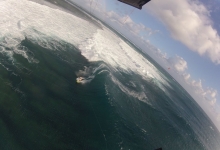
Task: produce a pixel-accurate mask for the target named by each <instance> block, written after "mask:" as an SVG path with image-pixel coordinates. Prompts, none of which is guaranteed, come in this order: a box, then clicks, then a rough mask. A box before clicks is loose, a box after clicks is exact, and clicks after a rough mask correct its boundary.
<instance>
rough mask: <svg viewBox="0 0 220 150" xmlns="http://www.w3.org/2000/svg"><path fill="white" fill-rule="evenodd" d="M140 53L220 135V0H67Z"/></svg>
mask: <svg viewBox="0 0 220 150" xmlns="http://www.w3.org/2000/svg"><path fill="white" fill-rule="evenodd" d="M70 1H72V2H74V3H76V4H77V5H80V6H81V7H84V9H87V11H89V12H90V13H92V14H94V15H95V16H96V17H98V18H99V19H101V20H102V21H104V22H106V23H108V24H109V25H110V26H111V27H113V28H114V29H116V30H117V31H118V32H120V33H122V34H123V35H124V36H126V37H127V38H128V39H129V40H131V41H132V42H133V43H134V44H135V45H137V46H138V47H140V48H141V49H142V50H145V49H146V47H147V46H148V47H149V46H150V47H151V48H152V49H151V51H146V52H147V53H148V54H149V55H150V56H151V57H153V58H154V59H155V60H156V61H157V62H158V63H159V64H160V65H161V66H162V67H164V68H165V69H167V68H170V70H168V72H169V73H170V74H171V75H172V76H173V77H174V78H175V79H176V80H177V81H178V82H179V83H180V84H181V85H182V86H183V87H184V88H185V89H186V90H187V91H188V93H189V94H190V95H191V96H192V97H193V98H194V99H195V100H196V101H197V103H198V104H199V105H200V106H201V107H202V108H203V109H204V111H205V112H206V113H207V114H208V116H209V117H210V118H211V120H212V121H213V122H214V124H215V125H216V127H217V128H218V129H219V131H220V96H219V94H220V19H219V15H220V0H151V1H150V2H149V3H147V4H146V5H145V6H144V7H143V8H142V10H138V9H136V8H133V7H131V6H129V5H125V4H123V3H120V2H118V1H117V0H111V1H110V0H81V1H78V0H70Z"/></svg>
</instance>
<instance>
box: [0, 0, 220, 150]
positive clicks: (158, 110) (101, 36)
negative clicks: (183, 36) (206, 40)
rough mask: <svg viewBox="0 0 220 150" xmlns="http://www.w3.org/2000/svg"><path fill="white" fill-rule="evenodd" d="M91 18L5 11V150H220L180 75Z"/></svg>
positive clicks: (1, 69) (6, 6) (1, 127)
mask: <svg viewBox="0 0 220 150" xmlns="http://www.w3.org/2000/svg"><path fill="white" fill-rule="evenodd" d="M24 8H25V9H24ZM84 16H85V14H84V13H82V12H81V11H78V12H77V16H73V15H70V14H68V13H65V12H62V11H60V10H55V9H51V8H49V7H47V6H42V5H39V4H36V3H33V2H29V1H26V0H20V1H16V0H6V1H1V2H0V17H1V18H2V19H1V20H0V149H2V150H10V149H12V150H14V149H18V150H19V149H33V150H34V149H36V150H39V149H53V150H54V149H76V150H77V149H78V150H81V149H88V150H92V149H94V150H95V149H101V150H102V149H109V150H117V149H125V150H126V149H134V150H137V149H138V150H139V149H140V150H141V149H143V150H146V149H149V150H151V149H155V148H159V147H163V149H165V150H166V149H167V150H176V149H183V150H191V149H192V150H203V149H208V150H218V149H219V147H220V136H219V132H218V131H217V129H216V128H215V126H214V125H213V124H212V122H211V121H210V119H209V118H208V117H207V116H206V115H205V114H204V112H203V111H202V110H201V108H200V107H199V106H198V105H197V104H196V103H195V102H194V100H193V99H192V98H191V97H190V96H189V95H188V94H187V93H186V92H185V90H184V89H182V87H181V86H180V85H179V84H178V83H176V82H175V81H174V80H173V79H172V77H171V76H169V75H168V74H167V73H166V72H165V71H164V70H163V69H162V68H160V67H159V66H158V65H157V64H155V63H154V62H153V61H152V60H151V59H150V58H149V57H148V56H144V55H143V54H141V53H139V52H138V49H137V48H135V47H133V46H132V45H131V44H129V42H128V41H126V40H125V39H122V38H121V37H120V36H118V35H117V34H116V33H114V32H113V31H111V30H110V29H109V28H107V27H105V26H104V25H103V24H101V23H100V22H99V21H97V22H96V23H95V24H94V23H92V22H90V21H88V20H89V19H88V18H89V17H88V16H87V19H86V20H84V19H83V18H84ZM94 21H95V20H93V22H94ZM79 76H83V77H85V78H86V81H85V82H84V83H83V84H77V83H76V78H77V77H79Z"/></svg>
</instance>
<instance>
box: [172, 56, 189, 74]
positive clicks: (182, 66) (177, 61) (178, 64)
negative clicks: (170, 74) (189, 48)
mask: <svg viewBox="0 0 220 150" xmlns="http://www.w3.org/2000/svg"><path fill="white" fill-rule="evenodd" d="M168 62H169V63H170V64H171V65H172V66H173V67H174V68H175V69H176V70H177V71H178V72H184V71H185V70H186V69H187V62H186V61H185V60H184V59H183V58H182V57H180V56H177V55H176V56H175V57H170V58H168Z"/></svg>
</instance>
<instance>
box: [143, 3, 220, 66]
mask: <svg viewBox="0 0 220 150" xmlns="http://www.w3.org/2000/svg"><path fill="white" fill-rule="evenodd" d="M145 8H147V9H148V10H150V11H151V12H152V13H153V14H154V15H156V16H157V17H158V18H159V19H160V20H161V21H162V22H163V23H164V25H165V26H166V27H167V29H168V30H169V31H170V33H171V36H172V37H173V38H174V39H176V40H178V41H180V42H182V43H183V44H184V45H186V46H187V47H189V48H190V49H191V50H193V51H196V52H197V53H199V54H200V55H207V56H208V57H209V58H210V59H211V60H212V61H213V62H214V63H217V64H220V37H219V35H218V33H217V31H216V30H215V29H214V28H213V27H212V21H211V20H210V19H209V18H210V17H209V11H208V10H207V9H206V8H205V6H204V5H203V4H201V3H199V2H198V1H196V0H194V1H192V0H166V1H164V0H153V1H151V2H150V3H149V4H148V5H146V6H145Z"/></svg>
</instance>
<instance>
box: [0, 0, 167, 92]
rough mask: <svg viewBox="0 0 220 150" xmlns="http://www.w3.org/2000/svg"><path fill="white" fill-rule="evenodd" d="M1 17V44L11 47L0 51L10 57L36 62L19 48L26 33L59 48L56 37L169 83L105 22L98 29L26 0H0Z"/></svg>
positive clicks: (116, 64) (88, 53)
mask: <svg viewBox="0 0 220 150" xmlns="http://www.w3.org/2000/svg"><path fill="white" fill-rule="evenodd" d="M0 17H1V20H0V42H1V45H3V46H5V47H9V48H11V49H12V50H11V51H9V50H7V51H6V50H0V52H4V53H7V55H8V56H9V57H10V58H11V59H13V54H14V53H16V54H20V55H22V56H23V57H24V58H26V59H28V61H29V62H37V60H36V59H34V58H33V57H34V56H32V55H28V51H27V50H25V49H18V45H19V44H20V42H21V41H22V40H24V39H25V37H27V38H28V39H30V40H31V41H33V42H36V43H37V44H39V45H41V46H43V47H45V48H49V49H52V50H59V47H60V46H59V42H56V41H58V40H63V41H65V42H68V43H71V44H73V45H75V46H77V47H78V48H79V49H80V50H81V52H82V54H83V55H84V56H85V57H86V58H87V59H88V60H89V61H104V62H105V63H107V64H108V65H110V66H112V68H114V69H115V71H120V70H121V71H124V72H127V73H129V72H134V73H136V74H139V75H141V76H142V77H143V79H145V80H148V79H156V80H158V81H159V83H158V84H160V83H161V84H160V87H161V89H163V90H164V89H165V88H164V87H163V85H168V86H169V84H168V83H167V82H166V80H164V79H163V77H162V75H161V73H160V72H159V71H158V69H157V68H156V67H155V66H154V65H153V64H152V63H150V62H149V61H148V60H147V59H145V58H144V57H143V56H142V55H141V54H140V53H138V52H136V51H135V50H134V49H133V48H132V47H131V46H130V45H129V44H128V43H126V42H124V41H123V40H122V39H121V38H120V37H119V36H117V34H115V33H114V32H112V31H111V30H109V29H108V28H106V27H104V26H103V29H98V27H97V26H95V25H93V24H92V23H90V22H88V21H86V20H83V19H82V18H79V17H76V16H74V15H71V14H69V13H66V12H64V11H61V10H59V9H53V8H50V7H48V6H44V5H40V4H37V3H34V2H31V1H27V0H5V1H0ZM4 37H5V39H2V38H4ZM118 85H120V84H118ZM120 87H121V89H123V87H122V86H120ZM123 91H125V92H128V93H129V91H126V90H125V89H123ZM139 94H140V93H139ZM143 96H145V95H143Z"/></svg>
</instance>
